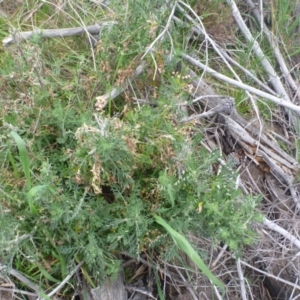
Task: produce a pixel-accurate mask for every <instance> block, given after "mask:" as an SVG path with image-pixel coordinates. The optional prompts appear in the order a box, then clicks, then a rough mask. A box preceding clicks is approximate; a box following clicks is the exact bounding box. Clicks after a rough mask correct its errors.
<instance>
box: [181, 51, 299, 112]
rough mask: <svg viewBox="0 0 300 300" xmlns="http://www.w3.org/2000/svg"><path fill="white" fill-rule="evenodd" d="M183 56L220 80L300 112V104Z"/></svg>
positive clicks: (185, 55) (184, 55) (183, 55)
mask: <svg viewBox="0 0 300 300" xmlns="http://www.w3.org/2000/svg"><path fill="white" fill-rule="evenodd" d="M181 56H182V57H183V58H184V59H185V60H187V61H188V62H189V63H191V64H192V65H194V66H196V67H199V68H200V69H202V70H204V71H205V72H207V73H209V74H210V75H212V76H213V77H215V78H218V79H220V80H223V81H225V82H227V83H230V84H232V85H234V86H236V87H239V88H241V89H243V90H246V91H249V92H251V93H253V94H256V95H258V96H260V97H263V98H265V99H268V100H270V101H272V102H274V103H276V104H278V105H280V106H284V107H286V108H290V109H291V110H293V111H295V112H296V113H298V114H300V106H298V105H295V104H293V103H291V102H288V101H286V100H285V99H281V98H279V97H275V96H273V95H270V94H268V93H266V92H263V91H260V90H258V89H256V88H254V87H252V86H250V85H247V84H244V83H242V82H239V81H236V80H234V79H232V78H229V77H227V76H225V75H223V74H220V73H219V72H217V71H215V70H214V69H212V68H210V67H208V66H206V65H204V64H202V63H201V62H199V61H197V60H196V59H194V58H192V57H191V56H189V55H187V54H181Z"/></svg>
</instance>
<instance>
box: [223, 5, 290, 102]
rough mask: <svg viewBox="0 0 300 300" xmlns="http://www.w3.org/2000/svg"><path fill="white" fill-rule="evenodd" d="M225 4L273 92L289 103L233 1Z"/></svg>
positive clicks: (282, 87)
mask: <svg viewBox="0 0 300 300" xmlns="http://www.w3.org/2000/svg"><path fill="white" fill-rule="evenodd" d="M226 2H227V4H228V5H229V6H230V8H231V10H232V15H233V17H234V19H235V21H236V23H237V24H238V26H239V28H240V30H241V31H242V33H243V34H244V36H245V38H246V39H247V40H248V42H249V43H250V44H251V45H252V48H253V51H254V53H255V54H256V56H257V57H258V58H259V59H260V62H261V64H262V66H263V67H264V69H265V70H266V73H267V74H268V75H269V79H270V83H271V84H272V86H273V88H274V90H275V91H276V92H277V94H278V95H282V97H283V99H284V100H285V101H287V102H291V100H290V98H289V96H288V94H287V92H286V90H285V88H284V86H283V84H282V83H281V81H280V78H279V77H278V75H277V74H276V71H275V70H274V68H273V66H272V65H271V64H270V62H269V60H268V59H267V58H266V55H265V54H264V53H263V51H262V49H261V48H260V46H259V44H258V42H257V41H256V40H255V39H254V38H253V36H252V34H251V32H250V30H249V29H248V27H247V26H246V24H245V22H244V20H243V18H242V16H241V14H240V11H239V10H238V8H237V6H236V3H235V2H234V0H226Z"/></svg>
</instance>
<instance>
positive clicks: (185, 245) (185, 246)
mask: <svg viewBox="0 0 300 300" xmlns="http://www.w3.org/2000/svg"><path fill="white" fill-rule="evenodd" d="M154 218H155V221H156V222H157V223H158V224H160V225H162V226H163V227H164V228H165V229H166V230H167V232H168V233H169V234H170V236H171V237H172V239H173V240H174V242H175V244H176V245H177V247H178V248H180V249H181V250H182V251H184V252H185V253H186V254H187V255H188V256H189V258H190V259H191V260H192V261H193V262H194V263H195V264H196V265H197V266H198V267H199V269H200V270H201V271H202V272H203V273H204V274H205V275H206V277H207V278H208V279H209V280H211V282H212V283H213V284H215V285H216V286H218V287H219V288H220V289H221V290H222V291H223V292H225V286H224V284H223V283H222V282H221V281H220V280H219V279H217V278H216V277H215V276H214V275H213V274H212V273H211V271H210V270H209V269H208V267H207V266H206V265H205V263H204V262H203V260H202V259H201V258H200V256H199V255H198V254H197V252H196V251H195V250H194V248H193V247H192V246H191V244H190V243H189V241H188V240H187V239H186V238H185V237H184V236H183V235H181V234H180V233H178V232H177V231H175V230H174V229H173V228H172V227H171V226H170V225H169V224H168V223H167V222H166V221H165V220H164V219H162V218H161V217H159V216H156V215H155V216H154Z"/></svg>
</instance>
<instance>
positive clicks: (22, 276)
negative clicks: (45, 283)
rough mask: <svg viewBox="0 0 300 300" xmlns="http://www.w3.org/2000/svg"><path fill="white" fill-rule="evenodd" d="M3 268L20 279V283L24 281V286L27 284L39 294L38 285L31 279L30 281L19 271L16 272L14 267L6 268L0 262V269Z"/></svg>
mask: <svg viewBox="0 0 300 300" xmlns="http://www.w3.org/2000/svg"><path fill="white" fill-rule="evenodd" d="M3 269H7V271H8V273H9V274H10V275H12V276H14V277H16V278H17V279H18V280H20V281H21V282H22V283H24V284H25V285H26V286H28V287H29V288H30V289H32V290H33V291H35V292H36V293H37V294H39V291H41V289H40V287H39V286H38V285H36V284H34V283H33V282H32V281H30V280H29V279H28V278H26V277H25V276H24V275H22V274H21V273H20V272H18V271H17V270H15V269H11V268H8V267H7V266H5V265H3V264H1V263H0V271H1V270H3Z"/></svg>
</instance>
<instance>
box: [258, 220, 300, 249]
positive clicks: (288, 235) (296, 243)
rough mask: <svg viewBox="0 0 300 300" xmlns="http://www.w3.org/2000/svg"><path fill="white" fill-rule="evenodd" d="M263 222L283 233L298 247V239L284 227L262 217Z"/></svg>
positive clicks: (299, 243)
mask: <svg viewBox="0 0 300 300" xmlns="http://www.w3.org/2000/svg"><path fill="white" fill-rule="evenodd" d="M263 224H264V225H266V226H267V227H268V228H269V229H271V230H274V231H276V232H278V233H280V234H281V235H283V236H284V237H285V238H287V239H288V240H289V241H291V243H292V244H293V245H295V246H296V247H297V248H298V249H300V240H298V239H297V238H296V237H295V236H294V235H292V234H291V233H289V232H288V231H286V230H285V229H284V228H282V227H281V226H279V225H277V224H275V223H274V222H272V221H270V220H268V219H267V218H264V220H263Z"/></svg>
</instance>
